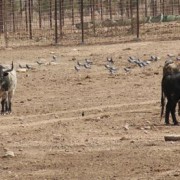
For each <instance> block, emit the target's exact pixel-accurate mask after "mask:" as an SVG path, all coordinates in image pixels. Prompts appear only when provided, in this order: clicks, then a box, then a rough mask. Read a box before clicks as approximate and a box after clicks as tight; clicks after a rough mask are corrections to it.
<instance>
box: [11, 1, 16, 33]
mask: <svg viewBox="0 0 180 180" xmlns="http://www.w3.org/2000/svg"><path fill="white" fill-rule="evenodd" d="M14 11H15V9H14V0H11V13H12V19H13V21H12V22H13V32H15V12H14Z"/></svg>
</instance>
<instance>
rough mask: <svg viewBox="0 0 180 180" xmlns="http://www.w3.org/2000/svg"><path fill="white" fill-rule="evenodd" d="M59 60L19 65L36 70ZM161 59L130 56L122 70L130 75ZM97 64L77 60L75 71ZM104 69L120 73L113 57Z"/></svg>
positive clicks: (153, 56)
mask: <svg viewBox="0 0 180 180" xmlns="http://www.w3.org/2000/svg"><path fill="white" fill-rule="evenodd" d="M168 57H174V56H173V55H172V54H168ZM178 58H179V60H180V57H178ZM57 59H59V58H58V57H57V56H55V55H53V56H52V58H51V60H50V61H48V62H47V61H46V59H43V58H40V57H38V59H37V60H36V62H35V63H34V64H25V65H22V64H19V68H20V69H25V70H33V69H35V66H36V65H37V66H42V65H56V64H58V62H57ZM159 59H160V58H159V57H158V56H155V55H151V56H150V57H149V58H148V59H147V60H142V59H140V58H137V57H134V56H129V57H128V58H127V66H126V67H124V68H122V69H123V71H124V72H125V73H129V72H131V71H132V69H133V68H135V67H139V68H144V67H146V66H149V65H150V64H151V63H152V62H156V61H158V60H159ZM94 65H95V63H94V62H93V60H91V59H88V58H85V59H84V60H81V61H80V60H77V61H76V64H75V65H74V70H75V71H76V72H78V73H79V72H80V71H81V70H83V69H85V70H90V69H92V68H93V66H94ZM104 68H105V70H106V71H107V72H108V74H110V75H116V74H118V72H119V69H120V68H119V67H117V65H116V63H115V60H113V58H112V57H106V61H105V63H104Z"/></svg>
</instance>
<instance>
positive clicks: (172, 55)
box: [167, 53, 175, 58]
mask: <svg viewBox="0 0 180 180" xmlns="http://www.w3.org/2000/svg"><path fill="white" fill-rule="evenodd" d="M167 56H168V57H170V58H172V57H175V55H174V54H171V53H169V54H167Z"/></svg>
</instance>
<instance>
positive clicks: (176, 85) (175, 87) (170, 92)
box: [161, 73, 180, 125]
mask: <svg viewBox="0 0 180 180" xmlns="http://www.w3.org/2000/svg"><path fill="white" fill-rule="evenodd" d="M165 97H166V98H167V104H166V112H165V123H166V124H169V115H170V113H171V116H172V119H173V123H174V125H178V121H177V119H176V114H175V109H176V104H177V103H178V101H179V100H180V73H177V74H171V75H166V76H163V78H162V82H161V107H162V108H161V118H162V116H163V113H164V106H165Z"/></svg>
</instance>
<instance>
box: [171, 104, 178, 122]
mask: <svg viewBox="0 0 180 180" xmlns="http://www.w3.org/2000/svg"><path fill="white" fill-rule="evenodd" d="M177 102H178V101H173V102H172V104H171V116H172V119H173V123H174V125H178V121H177V119H176V114H175V111H176V104H177Z"/></svg>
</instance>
